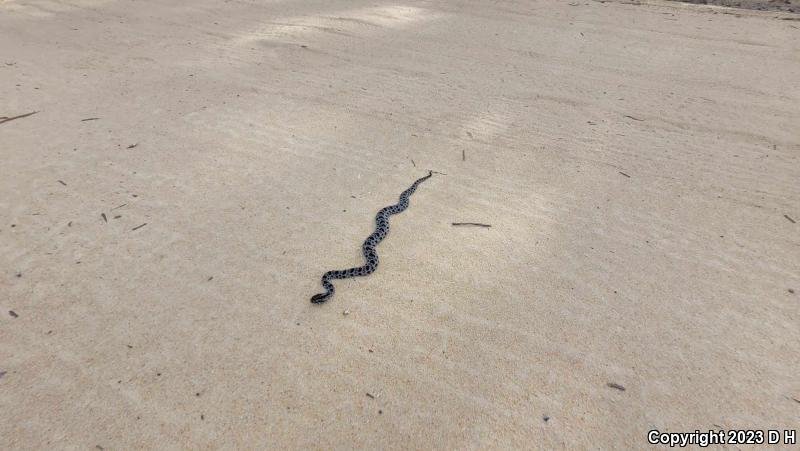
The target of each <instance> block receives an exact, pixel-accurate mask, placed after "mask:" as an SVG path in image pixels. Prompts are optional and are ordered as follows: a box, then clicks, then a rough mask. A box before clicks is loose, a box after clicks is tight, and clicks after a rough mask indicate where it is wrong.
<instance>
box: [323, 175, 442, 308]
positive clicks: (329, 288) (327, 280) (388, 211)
mask: <svg viewBox="0 0 800 451" xmlns="http://www.w3.org/2000/svg"><path fill="white" fill-rule="evenodd" d="M432 175H433V172H432V171H429V172H428V175H426V176H425V177H422V178H421V179H419V180H417V181H416V182H414V184H413V185H411V187H410V188H408V189H407V190H405V191H403V193H402V194H400V201H399V202H397V204H395V205H390V206H388V207H384V208H382V209H381V211H379V212H378V214H377V215H375V226H376V227H375V231H374V232H372V235H370V236H368V237H367V239H366V241H364V244H362V245H361V251H362V252H363V253H364V258H365V259H366V260H367V263H366V264H365V265H364V266H358V267H355V268H350V269H344V270H336V271H328V272H326V273H325V274H323V275H322V287H323V288H325V292H324V293H319V294H315V295H314V296H312V297H311V302H312V303H314V304H321V303H323V302H325V301H327V300H328V299H330V298H331V296H333V293H334V292H335V291H336V289H335V288H334V287H333V284H332V283H331V280H333V279H348V278H350V277H358V276H366V275H369V274H372V272H373V271H375V269H376V268H378V254H377V252H375V246H377V245H378V243H380V242H381V241H383V239H384V238H386V234H387V233H389V216H391V215H396V214H397V213H400V212H402V211H403V210H405V209H406V208H408V198H409V197H411V195H412V194H414V191H416V190H417V187H418V186H419V184H420V183H422V182H424V181H425V180H428V179H429V178H431V176H432Z"/></svg>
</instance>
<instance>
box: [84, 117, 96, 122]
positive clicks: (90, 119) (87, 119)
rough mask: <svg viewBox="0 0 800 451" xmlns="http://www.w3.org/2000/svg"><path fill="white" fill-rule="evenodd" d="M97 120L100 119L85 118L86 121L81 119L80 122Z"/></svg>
mask: <svg viewBox="0 0 800 451" xmlns="http://www.w3.org/2000/svg"><path fill="white" fill-rule="evenodd" d="M98 119H100V118H99V117H87V118H86V119H81V122H86V121H96V120H98Z"/></svg>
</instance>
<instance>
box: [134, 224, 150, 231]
mask: <svg viewBox="0 0 800 451" xmlns="http://www.w3.org/2000/svg"><path fill="white" fill-rule="evenodd" d="M146 225H147V223H146V222H145V223H144V224H139V225H138V226H136V227H134V228H132V229H131V230H132V231H133V230H139V229H141V228H142V227H144V226H146Z"/></svg>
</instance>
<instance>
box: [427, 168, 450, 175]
mask: <svg viewBox="0 0 800 451" xmlns="http://www.w3.org/2000/svg"><path fill="white" fill-rule="evenodd" d="M428 170H429V171H431V170H430V169H428ZM431 172H433V173H434V174H439V175H447V174H445V173H444V172H439V171H431Z"/></svg>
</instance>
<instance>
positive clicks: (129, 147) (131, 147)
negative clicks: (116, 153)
mask: <svg viewBox="0 0 800 451" xmlns="http://www.w3.org/2000/svg"><path fill="white" fill-rule="evenodd" d="M138 145H139V143H136V144H131V145H130V146H128V147H126V149H133V148H134V147H136V146H138Z"/></svg>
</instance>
